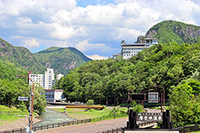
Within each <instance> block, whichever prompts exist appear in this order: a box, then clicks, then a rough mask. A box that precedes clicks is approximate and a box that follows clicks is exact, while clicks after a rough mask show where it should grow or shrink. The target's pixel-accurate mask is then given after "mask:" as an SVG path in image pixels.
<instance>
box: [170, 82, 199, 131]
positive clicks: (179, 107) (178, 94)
mask: <svg viewBox="0 0 200 133" xmlns="http://www.w3.org/2000/svg"><path fill="white" fill-rule="evenodd" d="M190 84H191V83H190ZM194 90H195V88H192V87H191V86H190V85H189V84H188V83H184V84H182V85H180V86H178V87H176V88H175V90H174V91H173V92H172V94H171V95H170V99H171V100H170V110H171V113H172V121H173V123H174V127H180V126H185V125H189V124H197V123H200V96H199V94H200V93H198V96H197V95H194V92H196V91H194Z"/></svg>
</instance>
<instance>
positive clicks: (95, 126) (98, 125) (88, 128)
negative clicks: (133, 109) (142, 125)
mask: <svg viewBox="0 0 200 133" xmlns="http://www.w3.org/2000/svg"><path fill="white" fill-rule="evenodd" d="M127 120H128V118H119V119H112V120H104V121H99V122H94V123H86V124H78V125H72V126H65V127H59V128H51V129H45V130H42V131H36V133H96V132H102V131H107V130H111V129H116V128H120V127H125V126H126V122H127Z"/></svg>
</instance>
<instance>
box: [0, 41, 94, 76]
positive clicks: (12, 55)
mask: <svg viewBox="0 0 200 133" xmlns="http://www.w3.org/2000/svg"><path fill="white" fill-rule="evenodd" d="M47 54H49V55H47ZM0 60H3V61H9V62H11V63H14V64H15V65H16V66H17V67H21V68H23V69H26V70H27V71H28V70H30V71H32V73H44V71H45V70H46V68H47V67H52V68H54V70H55V73H56V74H58V73H62V74H64V75H66V74H67V73H68V72H69V71H70V70H72V69H74V68H76V67H78V66H80V65H82V64H83V63H85V62H87V61H91V59H89V58H88V57H86V56H85V55H84V54H83V53H82V52H80V51H79V50H77V49H76V48H73V47H67V48H63V47H50V48H47V49H44V50H42V51H39V52H37V53H31V52H30V51H29V50H28V49H27V48H25V47H16V46H13V45H12V44H10V43H8V42H7V41H5V40H3V39H2V38H0ZM56 63H57V64H56ZM62 64H64V66H63V65H62Z"/></svg>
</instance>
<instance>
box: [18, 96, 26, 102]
mask: <svg viewBox="0 0 200 133" xmlns="http://www.w3.org/2000/svg"><path fill="white" fill-rule="evenodd" d="M18 100H19V101H28V97H20V96H19V97H18Z"/></svg>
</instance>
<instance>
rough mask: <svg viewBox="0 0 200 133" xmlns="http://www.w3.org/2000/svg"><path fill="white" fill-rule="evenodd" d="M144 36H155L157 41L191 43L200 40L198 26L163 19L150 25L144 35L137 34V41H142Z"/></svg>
mask: <svg viewBox="0 0 200 133" xmlns="http://www.w3.org/2000/svg"><path fill="white" fill-rule="evenodd" d="M144 38H157V39H158V40H159V43H170V42H173V43H177V44H182V43H189V44H193V43H196V42H199V41H200V26H196V25H192V24H187V23H183V22H179V21H174V20H165V21H162V22H160V23H157V24H155V25H154V26H152V27H151V28H150V29H149V30H148V31H147V32H146V34H145V36H139V37H138V38H137V42H144Z"/></svg>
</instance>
